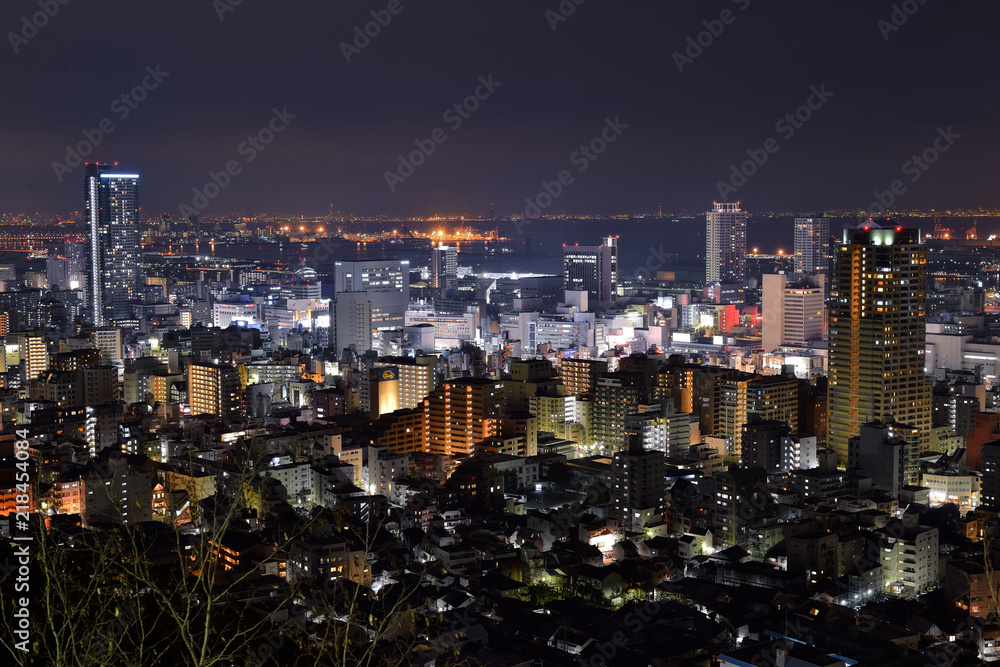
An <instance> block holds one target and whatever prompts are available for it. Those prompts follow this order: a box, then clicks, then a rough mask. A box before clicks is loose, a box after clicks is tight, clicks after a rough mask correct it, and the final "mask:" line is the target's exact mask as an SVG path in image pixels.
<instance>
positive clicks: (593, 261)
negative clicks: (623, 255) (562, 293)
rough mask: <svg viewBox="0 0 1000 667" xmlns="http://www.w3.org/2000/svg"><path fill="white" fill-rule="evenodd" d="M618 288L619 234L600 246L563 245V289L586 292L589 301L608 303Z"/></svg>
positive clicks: (605, 304) (603, 241)
mask: <svg viewBox="0 0 1000 667" xmlns="http://www.w3.org/2000/svg"><path fill="white" fill-rule="evenodd" d="M617 288H618V237H617V236H605V237H603V238H602V239H601V245H598V246H582V245H573V246H565V247H564V248H563V289H566V290H573V291H581V292H582V291H585V292H587V298H588V300H589V301H590V303H591V304H595V305H599V306H604V307H607V306H610V305H611V303H612V301H614V295H615V291H616V290H617Z"/></svg>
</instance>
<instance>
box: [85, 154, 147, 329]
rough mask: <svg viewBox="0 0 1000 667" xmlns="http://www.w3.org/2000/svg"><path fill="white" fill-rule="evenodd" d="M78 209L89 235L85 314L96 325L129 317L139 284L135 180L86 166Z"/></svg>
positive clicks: (132, 176)
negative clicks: (81, 203) (85, 222)
mask: <svg viewBox="0 0 1000 667" xmlns="http://www.w3.org/2000/svg"><path fill="white" fill-rule="evenodd" d="M84 209H85V210H86V215H87V226H88V229H89V232H90V257H89V258H88V259H89V261H88V273H89V283H88V285H87V309H88V312H89V313H90V319H91V320H92V321H93V323H94V324H95V325H98V326H100V325H103V324H105V323H108V322H109V321H110V320H111V319H113V318H124V317H131V316H132V311H131V304H130V301H131V299H132V298H133V297H134V296H135V294H136V283H137V281H138V279H139V219H138V218H139V176H138V175H137V174H118V173H112V172H111V165H107V164H88V165H87V169H86V173H85V175H84Z"/></svg>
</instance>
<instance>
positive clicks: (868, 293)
mask: <svg viewBox="0 0 1000 667" xmlns="http://www.w3.org/2000/svg"><path fill="white" fill-rule="evenodd" d="M887 224H889V223H887ZM926 290H927V250H926V248H925V246H924V245H923V244H922V243H921V239H920V230H918V229H904V228H902V227H893V226H886V227H880V226H879V225H877V224H874V223H865V224H863V225H862V226H860V227H859V228H858V229H845V230H844V242H843V244H842V245H838V246H837V250H836V258H835V263H834V268H833V278H832V279H831V281H830V304H831V305H830V308H831V310H830V331H829V346H830V352H829V354H830V362H829V364H830V375H829V417H828V428H829V437H828V443H829V446H830V447H831V448H833V449H835V450H836V452H837V454H838V456H839V457H840V460H841V461H847V460H848V441H849V440H850V438H852V437H854V436H858V435H860V430H861V426H862V425H863V424H867V423H869V422H875V421H878V422H882V423H887V422H891V421H895V422H898V423H900V424H905V425H908V426H911V427H913V428H915V429H916V433H917V437H918V438H919V443H918V445H919V448H920V450H921V451H922V450H925V449H927V447H928V443H929V437H930V428H931V412H932V405H931V385H930V382H929V381H928V380H927V378H926V377H925V376H924V353H925V350H924V345H925V326H926V323H927V309H926V300H927V298H926Z"/></svg>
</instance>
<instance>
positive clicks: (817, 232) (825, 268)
mask: <svg viewBox="0 0 1000 667" xmlns="http://www.w3.org/2000/svg"><path fill="white" fill-rule="evenodd" d="M829 271H830V219H829V218H816V217H812V216H810V217H803V218H795V272H796V273H822V274H826V273H828V272H829Z"/></svg>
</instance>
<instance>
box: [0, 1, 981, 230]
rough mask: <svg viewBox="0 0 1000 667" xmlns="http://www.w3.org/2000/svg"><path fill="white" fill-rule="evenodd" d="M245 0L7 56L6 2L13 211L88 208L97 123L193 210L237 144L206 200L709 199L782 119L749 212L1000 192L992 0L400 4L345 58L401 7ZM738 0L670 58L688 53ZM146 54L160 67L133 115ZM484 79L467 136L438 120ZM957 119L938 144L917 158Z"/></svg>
mask: <svg viewBox="0 0 1000 667" xmlns="http://www.w3.org/2000/svg"><path fill="white" fill-rule="evenodd" d="M63 1H64V2H65V1H66V0H63ZM235 1H236V0H217V1H216V3H215V5H213V2H212V1H211V0H200V1H193V0H187V1H183V0H182V1H178V2H162V1H160V2H154V1H151V0H142V1H139V0H129V1H127V2H126V1H122V0H100V1H93V0H68V3H67V4H65V5H58V7H59V9H58V13H56V14H55V15H54V16H53V17H51V18H48V19H47V24H46V25H44V26H43V27H42V28H40V29H38V30H37V34H33V33H32V32H31V31H27V30H26V31H25V32H24V34H27V35H29V36H30V39H27V40H26V41H24V40H22V39H21V38H20V37H18V38H17V39H16V40H15V41H17V48H18V52H17V53H15V52H14V47H13V46H12V44H11V40H12V37H11V33H21V32H22V29H23V24H22V17H24V16H30V15H32V14H34V13H36V12H39V11H40V9H39V0H34V1H27V0H4V2H3V3H2V4H0V28H2V29H3V32H4V33H5V34H6V38H5V39H4V43H3V44H2V45H0V73H2V77H0V81H3V83H4V95H3V104H0V128H2V129H0V155H2V156H3V158H4V159H3V160H2V162H0V211H44V212H52V213H57V212H64V211H70V210H75V209H77V208H79V207H80V204H81V199H82V192H81V189H82V186H81V181H82V178H83V169H82V167H76V168H73V169H72V170H71V171H70V172H69V173H68V175H67V174H64V175H63V180H62V182H60V181H59V180H58V178H57V177H56V174H55V169H54V168H53V163H54V162H57V161H58V162H65V161H66V152H67V151H66V146H67V144H73V145H75V144H77V143H79V142H81V141H84V134H83V132H84V130H92V129H94V128H97V127H98V126H99V124H100V123H101V121H102V119H104V118H108V119H110V122H112V123H113V124H114V126H115V128H114V131H112V132H111V133H110V134H107V135H106V136H104V137H103V138H102V141H101V145H100V146H98V147H97V148H96V149H95V150H94V152H93V153H92V154H91V155H90V156H88V158H87V159H89V160H100V161H117V162H119V164H120V165H121V166H122V167H123V168H124V169H126V170H128V171H135V172H138V173H140V174H141V176H142V203H143V209H144V211H145V212H146V213H157V212H160V211H168V212H171V213H173V214H176V213H177V212H178V210H179V205H180V204H182V203H188V204H191V203H192V199H193V198H194V194H193V192H192V189H193V188H195V187H201V186H203V185H204V184H205V183H206V182H207V181H208V178H209V176H208V174H209V172H210V171H219V170H222V169H225V165H226V163H227V162H228V161H230V160H236V161H237V162H238V166H239V168H240V169H241V173H239V174H238V175H237V176H235V177H233V178H232V182H231V183H230V184H229V186H228V187H227V188H225V189H223V190H222V191H221V193H220V194H219V195H218V196H217V197H216V198H215V199H214V200H213V201H211V202H209V203H208V205H207V206H206V207H205V213H206V214H224V213H226V212H229V211H233V210H238V209H242V210H247V211H271V212H279V213H303V214H325V213H326V212H328V211H329V210H330V209H329V207H330V205H331V204H332V205H333V207H334V209H335V210H339V211H342V212H349V213H353V214H359V215H368V214H393V215H427V214H432V213H441V214H450V213H462V212H470V213H476V214H478V213H481V212H483V211H485V209H486V208H487V206H488V205H489V203H490V202H495V204H496V207H497V210H498V212H505V213H510V212H515V211H520V210H522V209H524V208H525V198H526V197H529V196H530V197H534V196H535V195H537V194H538V193H539V192H541V191H542V187H541V181H543V180H545V181H552V180H554V179H556V178H557V177H558V175H559V172H560V171H561V170H569V171H570V172H571V175H572V178H573V182H572V183H570V184H569V185H567V186H565V187H564V188H563V192H562V193H561V195H560V196H559V197H557V198H556V200H555V202H554V203H553V204H552V205H551V206H549V207H548V208H547V209H546V212H547V213H552V212H560V211H566V212H570V213H582V212H594V213H602V212H619V211H626V212H633V211H655V210H656V208H657V206H659V205H662V206H663V208H664V210H678V209H691V210H694V211H703V210H705V209H706V208H707V207H708V206H709V205H710V203H711V201H713V200H715V199H720V193H719V190H718V188H717V182H718V181H720V180H724V179H729V177H730V175H731V166H732V165H733V164H738V163H741V162H743V161H744V160H746V159H748V156H747V150H756V149H760V148H761V147H762V146H763V144H764V142H765V140H767V139H768V138H769V137H773V138H774V139H775V140H776V143H777V145H778V146H779V150H778V151H777V152H776V153H774V154H771V155H769V156H768V161H767V163H766V164H764V165H763V166H761V167H759V169H758V171H757V173H755V174H754V175H752V176H751V177H750V178H749V179H747V182H746V183H745V184H744V185H743V186H742V187H740V188H739V189H738V191H737V193H736V194H735V195H732V196H730V197H729V199H739V200H741V201H742V202H743V205H744V208H746V209H747V210H750V211H762V210H814V209H815V210H822V209H827V208H850V209H857V208H858V207H866V208H867V207H868V206H869V204H870V203H871V202H872V201H873V200H874V195H873V192H874V191H875V190H889V188H890V187H891V185H892V183H893V181H894V180H896V179H900V180H901V181H902V183H903V184H904V187H905V191H903V193H902V194H900V195H898V197H897V203H898V205H899V206H901V207H903V208H918V207H926V208H939V209H956V208H970V207H993V208H1000V194H998V191H997V188H996V187H995V184H996V181H997V177H998V176H1000V164H998V160H1000V138H998V125H1000V111H998V109H1000V99H998V97H1000V94H998V89H997V78H996V75H995V72H996V64H997V50H996V32H995V31H996V26H997V25H1000V3H993V2H976V3H973V2H965V1H958V0H947V1H946V0H925V3H924V4H920V2H919V0H909V2H908V3H903V4H907V6H908V7H909V8H910V9H914V8H915V9H916V11H915V13H913V14H912V16H908V17H907V20H906V22H905V24H903V25H901V26H900V27H899V29H898V30H895V31H893V32H891V33H888V39H885V38H884V36H883V30H881V29H880V27H879V25H878V21H879V20H880V19H883V20H886V21H889V20H890V17H891V15H892V12H893V3H892V2H889V1H888V0H886V1H881V0H849V1H838V2H802V1H801V0H796V1H773V0H768V1H767V2H765V1H764V0H712V1H706V0H683V1H678V0H648V1H643V2H630V1H625V0H613V1H612V0H586V1H584V2H582V4H580V5H579V6H577V5H575V4H574V3H573V2H572V0H563V2H562V5H563V6H574V7H575V11H574V12H573V13H572V15H570V16H568V17H567V18H566V20H565V21H561V22H559V23H558V24H557V26H556V29H555V30H554V31H553V29H552V27H551V26H550V19H549V18H547V17H546V11H547V10H553V11H558V7H559V6H560V2H559V1H558V0H544V1H537V2H536V1H535V0H500V1H498V0H494V1H491V2H482V1H480V2H473V1H471V0H454V1H449V2H444V1H437V2H435V1H430V0H425V1H421V0H414V1H410V0H399V2H400V7H402V11H401V12H399V13H398V14H396V15H393V16H392V18H391V22H390V23H389V24H388V25H387V26H386V27H384V28H382V29H381V33H380V34H379V35H377V36H376V37H374V38H373V39H371V41H370V44H369V45H368V46H366V47H365V48H364V49H363V50H361V52H360V53H355V54H353V56H352V62H351V63H348V62H346V59H345V56H344V54H343V53H342V49H341V47H340V43H341V42H345V41H351V40H352V39H353V38H354V28H355V26H363V25H364V24H365V23H366V22H369V21H371V20H372V17H371V15H370V12H371V11H372V10H383V9H385V8H386V7H387V5H388V4H389V3H388V2H382V1H381V0H376V1H375V2H364V3H362V2H353V1H348V0H329V1H323V2H319V1H316V2H295V1H287V0H282V1H280V2H279V1H277V0H272V1H269V2H265V1H263V0H243V1H242V3H240V4H239V5H237V6H235V7H234V8H233V11H231V12H226V13H225V14H224V20H220V18H219V14H218V9H217V7H218V6H220V5H223V4H224V3H226V2H235ZM576 1H577V2H580V1H581V0H576ZM41 2H42V4H46V3H52V4H53V5H55V4H56V3H57V2H58V0H41ZM724 10H729V11H731V12H732V15H731V16H728V15H727V16H728V17H729V18H730V19H731V23H729V24H728V25H722V28H723V29H722V31H721V34H719V35H718V36H713V37H712V41H713V43H711V44H710V45H709V46H708V47H706V48H704V50H703V53H701V55H699V56H698V57H697V58H696V59H694V61H693V62H690V63H687V64H686V65H685V67H684V71H683V73H681V72H679V71H678V68H677V66H676V64H675V62H674V59H673V57H672V54H673V53H674V52H675V51H681V52H683V51H684V49H685V48H686V47H687V38H688V37H689V36H691V37H696V36H697V35H698V33H699V32H702V31H704V30H706V27H705V26H704V25H703V21H713V20H715V19H718V18H719V16H720V14H721V13H722V12H723V11H724ZM897 20H899V17H898V16H897ZM39 22H41V20H40V19H39ZM900 22H901V21H900ZM719 26H720V24H715V25H714V27H715V28H716V30H717V31H718V28H719ZM32 34H33V36H31V35H32ZM708 36H709V35H708V34H707V33H706V34H705V35H703V36H702V39H703V40H704V41H706V42H707V38H708ZM147 66H148V67H153V68H155V67H156V66H159V67H160V69H161V71H164V72H168V73H169V76H167V77H166V78H165V79H164V80H163V81H162V82H161V83H159V84H158V85H157V87H156V88H155V89H154V90H151V91H150V92H148V93H147V97H146V99H145V100H144V101H142V102H141V103H139V104H138V105H137V107H136V108H135V109H129V116H128V117H127V118H125V119H124V120H119V116H120V115H121V114H122V110H123V109H124V108H125V107H124V105H123V104H122V103H121V102H120V101H119V102H118V103H117V105H115V106H113V104H114V103H115V100H116V98H119V97H120V96H121V95H122V94H123V93H128V92H129V91H130V90H131V89H132V88H133V87H135V86H136V85H140V84H141V83H142V81H143V78H144V76H146V68H147ZM491 74H492V75H493V78H494V80H495V81H498V82H500V84H501V85H500V86H499V87H498V88H497V89H496V90H495V92H493V93H492V94H491V95H490V96H489V97H488V99H486V100H485V101H482V102H481V104H480V107H479V108H478V109H477V110H476V111H475V112H473V113H472V114H471V115H470V117H469V118H468V119H467V120H464V121H463V123H462V126H461V127H459V128H458V129H455V130H453V129H452V128H451V127H450V126H449V123H447V122H445V120H444V119H443V118H442V114H443V113H444V112H445V111H446V110H447V109H448V108H450V107H451V106H452V105H454V104H455V103H457V102H461V101H462V100H463V99H464V98H466V97H467V96H468V95H470V94H472V93H473V92H474V91H475V89H476V86H477V85H478V83H477V78H478V77H479V76H484V77H485V76H488V75H491ZM147 81H150V82H152V80H151V79H147ZM813 86H815V87H817V88H819V87H820V86H825V88H826V90H828V91H830V92H832V93H833V95H832V96H831V97H829V99H828V100H826V101H825V103H823V104H822V105H821V106H820V108H819V109H817V110H815V111H813V112H812V117H811V118H810V119H809V120H808V121H806V122H805V123H804V124H803V125H802V126H801V127H800V128H798V129H795V131H794V135H793V136H791V137H788V138H786V135H787V131H784V132H781V131H778V130H777V129H776V127H775V124H776V122H778V121H779V120H780V119H782V118H783V117H784V116H785V114H786V113H788V112H794V111H795V109H796V108H797V107H799V106H800V105H802V104H805V103H806V102H807V100H808V98H809V96H810V89H811V87H813ZM814 102H815V100H814ZM273 108H278V109H284V108H287V110H288V112H289V113H291V114H294V116H295V118H294V119H293V120H291V121H289V124H288V126H287V128H285V129H284V130H283V131H282V132H280V133H278V134H277V135H276V136H275V138H274V141H273V143H271V144H269V145H268V146H267V147H266V148H265V149H264V150H263V151H262V152H260V153H259V154H258V155H257V156H256V158H255V159H254V160H253V161H252V162H249V163H248V162H247V161H246V157H247V156H246V153H245V152H244V153H241V152H240V150H239V148H238V147H239V145H240V143H241V142H242V141H244V140H245V139H246V138H247V137H248V135H250V134H256V133H257V132H258V130H260V129H261V128H264V127H266V126H267V124H268V122H269V121H270V120H271V118H272V114H273V112H272V109H273ZM605 118H612V119H613V118H620V120H621V122H622V123H625V124H627V125H628V127H627V129H624V130H622V132H621V135H620V137H618V138H617V139H616V140H615V142H614V143H611V144H609V145H608V147H607V149H606V151H605V152H604V153H603V154H601V155H600V156H597V158H596V160H594V161H593V162H592V163H591V164H589V167H588V168H587V170H586V171H585V172H583V173H580V172H579V171H578V168H579V166H580V162H579V161H577V162H576V163H573V162H571V153H573V151H575V150H576V149H577V148H578V147H579V146H580V145H581V144H586V143H590V142H591V140H592V139H595V138H597V137H599V136H600V133H601V131H602V129H603V127H604V126H605ZM949 126H950V127H951V128H952V131H953V133H954V134H958V135H960V137H959V138H957V139H953V140H952V141H953V143H951V144H945V143H943V142H939V146H947V148H948V150H947V151H946V152H945V153H943V154H941V155H940V156H939V159H938V161H937V162H936V163H935V164H933V165H930V166H929V168H928V169H927V170H926V171H921V170H919V169H916V168H913V167H912V166H911V168H910V169H909V170H908V171H906V172H904V163H905V162H906V161H907V160H908V159H909V158H910V157H911V156H912V155H913V154H915V153H916V154H920V153H922V152H923V151H924V149H927V148H929V147H931V146H932V145H933V143H934V140H935V138H936V137H937V136H938V129H939V128H945V129H946V128H948V127H949ZM435 128H442V130H443V131H444V134H445V135H446V136H447V140H446V141H444V143H442V144H440V145H437V146H436V149H435V151H434V154H433V155H431V156H430V157H428V158H427V159H426V162H425V164H423V165H422V166H420V167H419V168H417V169H416V171H415V173H414V174H413V175H412V176H409V177H408V178H407V179H406V180H405V182H403V183H398V184H397V185H396V188H395V191H394V192H391V191H390V189H389V187H388V186H387V184H386V179H385V175H384V174H385V172H386V170H391V169H396V168H397V167H398V157H397V156H398V155H399V154H400V153H409V152H410V151H412V150H414V149H415V146H414V140H420V139H427V138H428V137H430V136H431V133H432V132H433V131H434V130H435ZM917 174H919V177H918V178H916V180H911V179H913V178H914V177H915V176H916V175H917Z"/></svg>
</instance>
